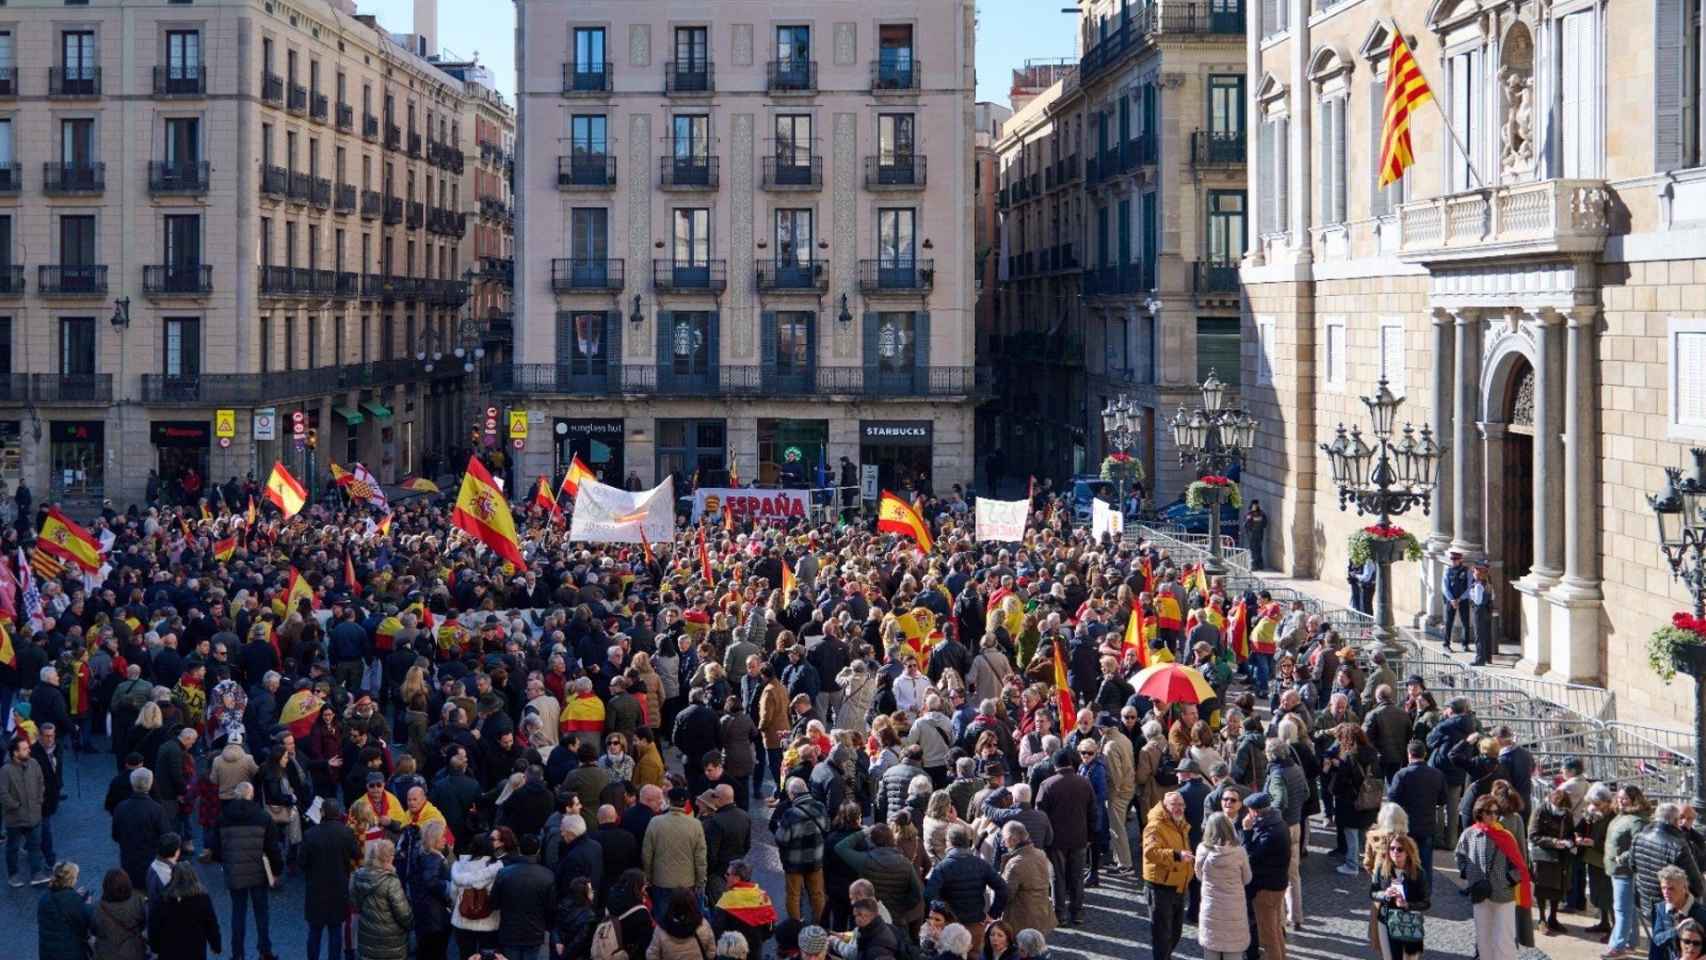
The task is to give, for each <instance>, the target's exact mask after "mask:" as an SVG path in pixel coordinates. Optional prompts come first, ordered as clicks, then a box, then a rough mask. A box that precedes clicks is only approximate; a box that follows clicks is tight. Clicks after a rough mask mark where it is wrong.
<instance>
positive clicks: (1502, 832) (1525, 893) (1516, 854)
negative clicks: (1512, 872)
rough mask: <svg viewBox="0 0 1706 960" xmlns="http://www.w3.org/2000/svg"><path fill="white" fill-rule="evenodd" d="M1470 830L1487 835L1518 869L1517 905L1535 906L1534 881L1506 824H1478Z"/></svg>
mask: <svg viewBox="0 0 1706 960" xmlns="http://www.w3.org/2000/svg"><path fill="white" fill-rule="evenodd" d="M1469 829H1471V830H1478V831H1480V832H1481V833H1484V834H1486V835H1487V839H1488V840H1490V841H1492V844H1493V846H1495V847H1497V848H1498V849H1499V852H1500V853H1502V854H1504V855H1505V859H1506V860H1509V861H1510V864H1511V866H1513V867H1515V868H1516V878H1517V883H1516V905H1517V906H1519V907H1532V906H1534V880H1533V878H1532V877H1530V876H1529V873H1528V864H1527V863H1526V862H1525V861H1524V860H1523V858H1522V851H1521V850H1518V849H1517V845H1516V837H1514V836H1511V832H1510V831H1509V830H1507V829H1505V826H1504V824H1500V823H1495V824H1492V825H1491V826H1489V825H1487V824H1484V823H1477V824H1473V825H1472V826H1470V828H1469Z"/></svg>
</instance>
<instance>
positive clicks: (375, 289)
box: [361, 273, 385, 300]
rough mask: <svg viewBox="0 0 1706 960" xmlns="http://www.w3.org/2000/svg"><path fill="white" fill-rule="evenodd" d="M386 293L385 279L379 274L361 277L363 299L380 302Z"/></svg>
mask: <svg viewBox="0 0 1706 960" xmlns="http://www.w3.org/2000/svg"><path fill="white" fill-rule="evenodd" d="M384 292H385V278H384V277H383V276H381V275H380V274H377V273H364V274H362V275H361V299H363V300H378V299H379V298H380V296H381V295H383V294H384Z"/></svg>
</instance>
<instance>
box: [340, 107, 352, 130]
mask: <svg viewBox="0 0 1706 960" xmlns="http://www.w3.org/2000/svg"><path fill="white" fill-rule="evenodd" d="M338 129H339V130H343V131H345V132H348V131H351V130H354V129H355V108H354V107H352V106H350V105H349V104H347V103H340V104H338Z"/></svg>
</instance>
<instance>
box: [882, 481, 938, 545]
mask: <svg viewBox="0 0 1706 960" xmlns="http://www.w3.org/2000/svg"><path fill="white" fill-rule="evenodd" d="M877 531H878V532H880V533H904V534H906V535H907V536H910V537H911V538H912V539H913V540H915V541H916V542H917V543H918V549H920V550H923V551H924V552H925V553H929V552H930V548H931V547H933V546H935V545H936V541H935V538H933V537H931V536H930V526H929V525H928V524H926V523H925V522H924V518H923V517H922V516H920V515H919V513H918V511H917V510H916V509H914V508H913V506H912V505H911V504H909V503H907V502H906V501H905V500H902V499H901V498H899V497H897V496H895V495H894V494H892V493H890V492H888V491H887V490H884V491H883V496H882V499H881V500H880V501H878V503H877Z"/></svg>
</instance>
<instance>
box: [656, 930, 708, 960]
mask: <svg viewBox="0 0 1706 960" xmlns="http://www.w3.org/2000/svg"><path fill="white" fill-rule="evenodd" d="M716 955H717V935H716V934H715V933H713V932H712V931H711V925H710V924H709V923H706V922H705V921H704V920H700V921H699V927H698V929H696V930H693V931H692V932H691V933H688V932H686V931H682V933H681V935H679V936H678V935H676V934H675V933H672V932H670V929H669V928H668V927H667V926H666V925H664V924H661V923H660V924H659V925H658V928H657V930H655V931H654V932H653V933H652V943H651V946H649V947H647V948H646V960H711V958H712V957H715V956H716Z"/></svg>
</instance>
